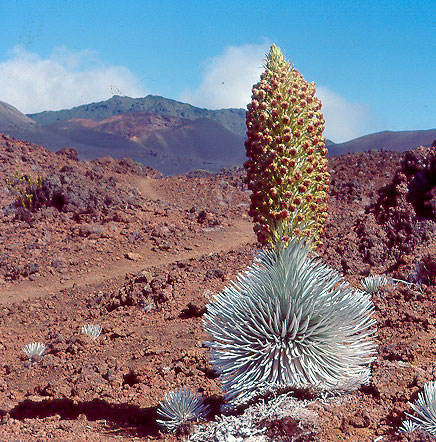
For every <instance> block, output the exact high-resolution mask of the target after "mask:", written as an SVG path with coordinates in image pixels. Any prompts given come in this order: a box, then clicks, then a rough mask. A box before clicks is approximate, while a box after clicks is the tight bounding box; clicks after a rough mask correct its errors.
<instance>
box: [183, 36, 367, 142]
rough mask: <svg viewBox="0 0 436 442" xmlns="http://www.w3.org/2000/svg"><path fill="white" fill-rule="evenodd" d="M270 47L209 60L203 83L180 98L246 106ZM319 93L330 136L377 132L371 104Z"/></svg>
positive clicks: (211, 106) (205, 104) (346, 137)
mask: <svg viewBox="0 0 436 442" xmlns="http://www.w3.org/2000/svg"><path fill="white" fill-rule="evenodd" d="M268 50H269V43H265V44H261V45H249V44H247V45H243V46H239V47H236V46H232V47H229V48H227V49H226V50H225V51H224V53H223V54H221V55H218V56H216V57H213V58H211V59H209V60H208V61H206V62H205V67H204V72H203V80H202V82H201V84H200V86H199V87H198V88H197V89H195V90H185V91H184V92H183V94H181V96H180V97H179V99H180V100H182V101H186V102H188V103H190V104H193V105H194V106H198V107H206V108H209V109H220V108H228V107H236V108H245V106H246V105H247V104H248V103H249V101H250V99H251V98H250V97H251V87H252V85H253V84H254V83H256V82H257V81H259V77H260V74H261V72H262V71H263V66H264V64H265V57H266V54H267V52H268ZM303 75H304V74H303ZM310 81H311V80H310ZM317 94H318V96H319V98H320V99H321V101H322V103H323V112H324V116H325V120H326V131H325V133H324V135H325V136H326V137H327V138H330V139H331V140H333V141H335V142H342V141H347V140H350V139H352V138H356V137H358V136H361V135H364V134H367V133H369V132H375V130H372V129H371V122H372V120H373V118H372V113H371V109H370V108H369V107H368V106H365V105H362V104H359V103H352V102H350V101H348V100H347V99H345V98H344V97H341V96H340V95H338V94H337V93H335V92H333V91H331V90H330V89H328V88H327V87H319V88H318V93H317Z"/></svg>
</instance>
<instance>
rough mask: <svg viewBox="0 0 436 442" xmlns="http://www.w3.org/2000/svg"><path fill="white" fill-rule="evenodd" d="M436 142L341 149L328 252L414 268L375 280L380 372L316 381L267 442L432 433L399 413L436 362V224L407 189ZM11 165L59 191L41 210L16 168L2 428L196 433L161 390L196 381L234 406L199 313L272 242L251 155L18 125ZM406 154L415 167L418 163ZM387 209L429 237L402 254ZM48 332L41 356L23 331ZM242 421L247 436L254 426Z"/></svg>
mask: <svg viewBox="0 0 436 442" xmlns="http://www.w3.org/2000/svg"><path fill="white" fill-rule="evenodd" d="M431 155H432V154H431V152H427V151H425V152H415V153H413V154H410V156H409V157H408V158H409V160H410V161H409V160H408V161H407V162H405V159H406V157H405V156H404V155H402V154H398V153H391V152H382V153H359V154H350V155H346V156H343V157H335V158H332V159H331V160H330V163H329V168H330V173H331V176H332V185H331V190H332V192H331V194H332V196H331V198H330V203H329V211H330V218H329V222H328V225H327V231H326V238H325V249H324V250H322V251H321V257H322V259H323V260H325V261H326V262H327V263H328V264H329V265H330V266H332V267H335V268H337V269H338V270H340V271H344V272H345V273H346V277H347V279H348V280H349V281H350V282H351V283H352V284H355V285H358V284H359V281H360V279H361V278H362V277H363V276H365V275H367V274H369V273H380V272H388V274H389V275H390V276H394V277H401V278H402V279H407V278H409V279H410V281H413V282H414V284H405V283H398V284H397V285H395V286H387V287H386V288H384V289H382V290H381V291H380V292H379V293H376V294H374V295H373V301H374V305H375V312H374V317H375V319H376V320H377V329H378V338H377V345H378V349H377V360H376V361H375V362H374V364H373V366H372V380H371V384H370V385H369V386H367V387H362V388H361V389H359V390H358V391H356V392H353V393H350V394H343V395H341V396H340V397H333V398H329V399H327V400H326V399H324V398H319V397H313V396H311V395H310V394H309V393H305V398H306V399H307V400H303V399H301V398H300V399H298V402H297V403H298V406H296V407H293V411H294V414H293V415H292V417H290V416H289V417H285V418H283V419H280V420H275V421H272V422H271V421H269V420H264V421H262V422H261V425H260V426H259V427H258V428H266V429H267V431H266V435H267V436H268V437H267V438H266V441H268V442H269V441H274V442H277V441H279V442H280V441H282V442H284V441H286V440H290V438H291V439H293V440H295V441H299V442H303V441H315V442H342V441H351V442H362V441H374V440H378V441H383V442H400V441H401V442H406V441H426V440H430V439H429V438H428V437H427V436H426V435H425V434H422V433H421V434H418V433H413V434H411V435H404V434H403V435H400V434H399V433H398V427H399V425H400V424H401V422H402V421H403V419H404V412H405V411H407V412H411V411H412V410H411V407H410V405H409V404H408V402H409V401H414V400H415V399H416V397H417V394H418V392H419V391H421V390H422V388H423V385H424V384H425V383H426V382H427V381H429V380H432V379H435V373H436V362H435V361H436V357H435V356H436V350H435V349H434V345H433V342H434V336H435V333H436V306H435V303H434V299H435V296H436V281H435V280H434V279H432V278H430V277H429V276H431V275H432V273H431V271H432V270H431V269H433V270H434V269H435V268H436V266H435V263H436V241H435V235H434V233H432V232H431V231H430V230H427V231H426V232H427V236H425V235H424V236H423V235H421V233H423V232H422V223H421V221H422V220H421V219H419V216H418V215H419V214H417V213H416V211H415V212H414V210H415V209H414V207H415V206H414V205H413V204H412V202H411V200H410V198H411V197H410V195H409V200H408V199H407V198H406V197H405V195H406V193H404V192H403V193H401V192H400V191H401V190H403V191H404V190H405V188H404V185H403V184H404V183H406V182H407V183H412V182H414V183H415V184H416V181H413V180H414V177H415V176H417V175H419V172H423V171H426V170H432V169H431V167H432V164H434V163H433V162H432V158H433V157H432V156H431ZM0 164H1V167H0V182H2V183H5V182H4V179H5V178H7V177H10V176H11V175H13V174H14V173H15V172H16V171H17V170H18V171H19V172H20V173H25V174H29V175H32V176H33V177H37V176H41V177H42V184H43V191H44V195H46V199H45V200H41V201H43V204H42V206H41V207H40V208H39V210H37V211H35V212H27V211H26V210H23V209H18V208H16V207H14V206H13V205H12V203H13V201H14V198H13V196H12V195H11V194H10V192H9V191H8V189H7V186H6V185H5V184H2V185H0V354H1V358H2V363H1V364H0V418H1V422H2V425H0V440H2V441H4V442H12V441H14V442H15V441H23V442H24V441H26V442H37V441H38V442H42V441H48V440H50V441H56V442H61V441H62V442H73V441H74V442H77V441H88V442H133V441H138V442H139V441H158V440H159V441H167V442H175V441H176V440H181V439H180V438H179V437H176V436H175V435H173V434H168V433H164V432H162V431H161V430H160V429H159V427H158V426H157V425H156V423H155V419H156V407H157V406H158V403H159V401H161V400H162V399H163V397H164V395H165V393H166V392H168V391H173V390H175V389H178V388H182V387H191V388H193V389H195V390H198V391H200V392H201V393H202V394H204V396H205V397H206V400H207V401H208V403H209V404H210V405H211V406H212V408H213V409H214V410H215V412H218V408H219V404H220V403H221V402H222V397H223V396H222V393H221V390H220V385H219V383H218V380H217V375H216V373H214V372H213V371H212V370H211V367H210V365H209V359H208V352H207V350H206V348H205V347H204V346H203V344H202V343H203V342H204V340H205V339H206V336H205V335H204V333H203V329H202V318H201V317H202V314H203V313H204V307H205V304H207V302H209V300H210V299H211V297H212V296H213V294H216V293H218V292H219V291H220V290H222V289H223V287H224V286H226V285H228V284H230V283H231V281H232V280H234V278H235V277H236V275H237V274H238V272H240V271H243V270H244V269H245V268H246V266H247V265H248V264H250V263H251V262H252V259H253V255H254V253H255V251H256V248H257V243H256V242H255V236H254V234H253V232H252V223H251V221H250V219H249V218H248V216H247V215H246V212H247V210H248V203H249V192H248V191H247V189H246V186H245V184H243V178H244V176H243V171H242V170H241V169H240V170H237V171H234V172H233V173H219V174H210V175H207V176H178V177H162V176H161V175H160V173H159V172H157V171H156V170H153V169H150V168H146V167H142V166H139V165H138V164H136V163H134V162H132V161H130V160H114V159H112V158H109V157H105V158H101V159H98V160H94V161H87V162H82V161H78V160H77V157H76V152H75V151H74V150H72V149H67V150H64V151H61V152H58V153H52V152H49V151H48V150H46V149H44V148H42V147H40V146H36V145H32V144H30V143H26V142H21V141H17V140H15V139H13V138H11V137H8V136H4V135H0ZM407 165H409V166H410V165H415V167H416V171H417V174H415V175H413V174H412V173H411V169H409V168H408V169H407V171H408V174H404V171H405V170H406V169H405V167H406V166H407ZM407 167H408V166H407ZM409 172H410V173H409ZM402 173H403V174H404V177H403V176H402V175H401V174H402ZM419 176H421V175H419ZM44 186H45V187H44ZM413 186H414V184H412V185H410V186H409V189H412V188H413ZM427 192H428V194H427V195H426V198H425V203H426V207H430V208H434V207H436V204H435V201H436V194H435V192H434V191H432V189H427ZM412 193H413V192H412ZM54 195H57V198H53V196H54ZM391 197H392V198H391ZM59 201H62V202H63V203H62V204H59ZM55 202H57V203H56V204H54V203H55ZM408 204H409V205H408ZM403 209H407V210H408V211H409V212H410V213H409V214H408V216H407V217H406V216H405V213H404V210H403ZM386 214H388V218H389V216H390V215H389V214H393V217H394V218H392V219H393V220H395V221H398V220H400V221H401V220H404V221H405V222H404V223H403V224H401V226H402V227H406V226H407V229H410V235H411V237H413V238H415V237H416V238H418V237H419V238H421V240H420V243H416V242H414V241H411V242H409V243H408V248H407V249H402V251H401V253H400V256H398V253H397V250H394V249H393V248H392V247H391V246H392V244H391V243H390V242H389V241H387V239H388V240H389V239H390V237H389V235H390V234H392V229H391V230H390V228H391V227H395V226H393V225H392V224H389V222H385V221H386V219H385V218H384V217H385V215H386ZM420 223H421V224H420ZM397 230H398V231H400V229H397ZM390 232H391V233H390ZM419 235H421V236H419ZM371 244H372V245H371ZM368 251H370V252H371V253H369V256H370V257H372V262H370V261H368ZM391 252H394V253H391ZM392 263H395V265H394V266H393V265H392ZM429 269H430V273H429V272H428V270H429ZM433 274H434V273H433ZM425 277H427V279H425ZM85 324H100V325H101V326H102V329H103V330H102V334H101V336H100V337H99V338H98V339H97V340H95V341H94V340H92V339H91V338H88V337H87V336H85V335H84V334H83V333H81V327H82V326H83V325H85ZM35 341H39V342H43V343H44V344H46V345H47V347H48V349H47V352H46V353H45V355H43V356H42V358H41V359H40V360H39V361H34V362H30V361H28V360H27V359H26V357H25V355H24V353H23V350H22V348H23V346H24V345H25V344H28V343H30V342H35ZM296 410H299V414H298V413H297V414H295V411H296ZM232 419H234V420H237V419H238V418H237V417H232ZM209 420H210V421H212V420H213V417H210V418H209ZM234 422H235V421H234ZM234 427H235V430H234V431H235V433H234V434H233V433H232V437H234V438H236V437H238V438H239V437H241V438H242V436H241V433H237V428H238V425H237V424H234ZM242 427H243V425H242V424H241V425H240V426H239V428H240V429H241V428H242ZM241 431H242V430H241ZM244 437H246V436H244ZM209 440H210V439H209ZM236 440H239V439H236Z"/></svg>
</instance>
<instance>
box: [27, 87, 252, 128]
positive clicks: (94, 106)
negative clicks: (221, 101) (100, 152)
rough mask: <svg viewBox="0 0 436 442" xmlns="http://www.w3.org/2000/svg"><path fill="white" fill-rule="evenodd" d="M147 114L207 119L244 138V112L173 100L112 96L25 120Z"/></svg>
mask: <svg viewBox="0 0 436 442" xmlns="http://www.w3.org/2000/svg"><path fill="white" fill-rule="evenodd" d="M138 112H139V113H148V114H155V115H161V116H165V117H177V118H184V119H186V120H195V119H197V118H209V119H211V120H214V121H216V122H217V123H219V124H221V126H223V127H225V128H226V129H228V130H229V131H231V132H233V133H235V134H236V135H239V136H242V137H245V131H246V128H245V110H244V109H219V110H209V109H201V108H198V107H195V106H191V105H190V104H187V103H181V102H179V101H176V100H170V99H168V98H164V97H159V96H157V95H147V96H146V97H144V98H130V97H120V96H119V95H114V96H113V97H112V98H110V99H109V100H106V101H100V102H98V103H90V104H84V105H82V106H77V107H73V108H72V109H64V110H59V111H45V112H40V113H36V114H29V115H28V116H29V117H30V118H32V119H33V120H35V121H36V122H38V123H39V124H41V125H48V124H53V123H56V122H59V121H65V120H71V119H89V120H95V121H100V120H104V119H106V118H110V117H112V116H114V115H120V114H128V113H138Z"/></svg>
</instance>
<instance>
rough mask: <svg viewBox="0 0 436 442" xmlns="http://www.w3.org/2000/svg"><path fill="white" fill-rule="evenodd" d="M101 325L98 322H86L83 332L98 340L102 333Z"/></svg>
mask: <svg viewBox="0 0 436 442" xmlns="http://www.w3.org/2000/svg"><path fill="white" fill-rule="evenodd" d="M101 330H102V329H101V326H100V325H98V324H86V325H84V326H83V327H82V333H83V334H85V335H86V336H89V337H90V338H92V339H94V340H96V339H97V338H98V337H99V336H100V334H101Z"/></svg>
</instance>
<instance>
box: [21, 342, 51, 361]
mask: <svg viewBox="0 0 436 442" xmlns="http://www.w3.org/2000/svg"><path fill="white" fill-rule="evenodd" d="M46 350H47V346H46V345H45V344H43V343H41V342H32V343H30V344H27V345H25V346H24V347H23V351H24V353H25V354H26V356H27V358H28V359H29V361H32V362H33V361H38V360H39V359H41V358H42V356H43V355H44V353H45V351H46Z"/></svg>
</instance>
